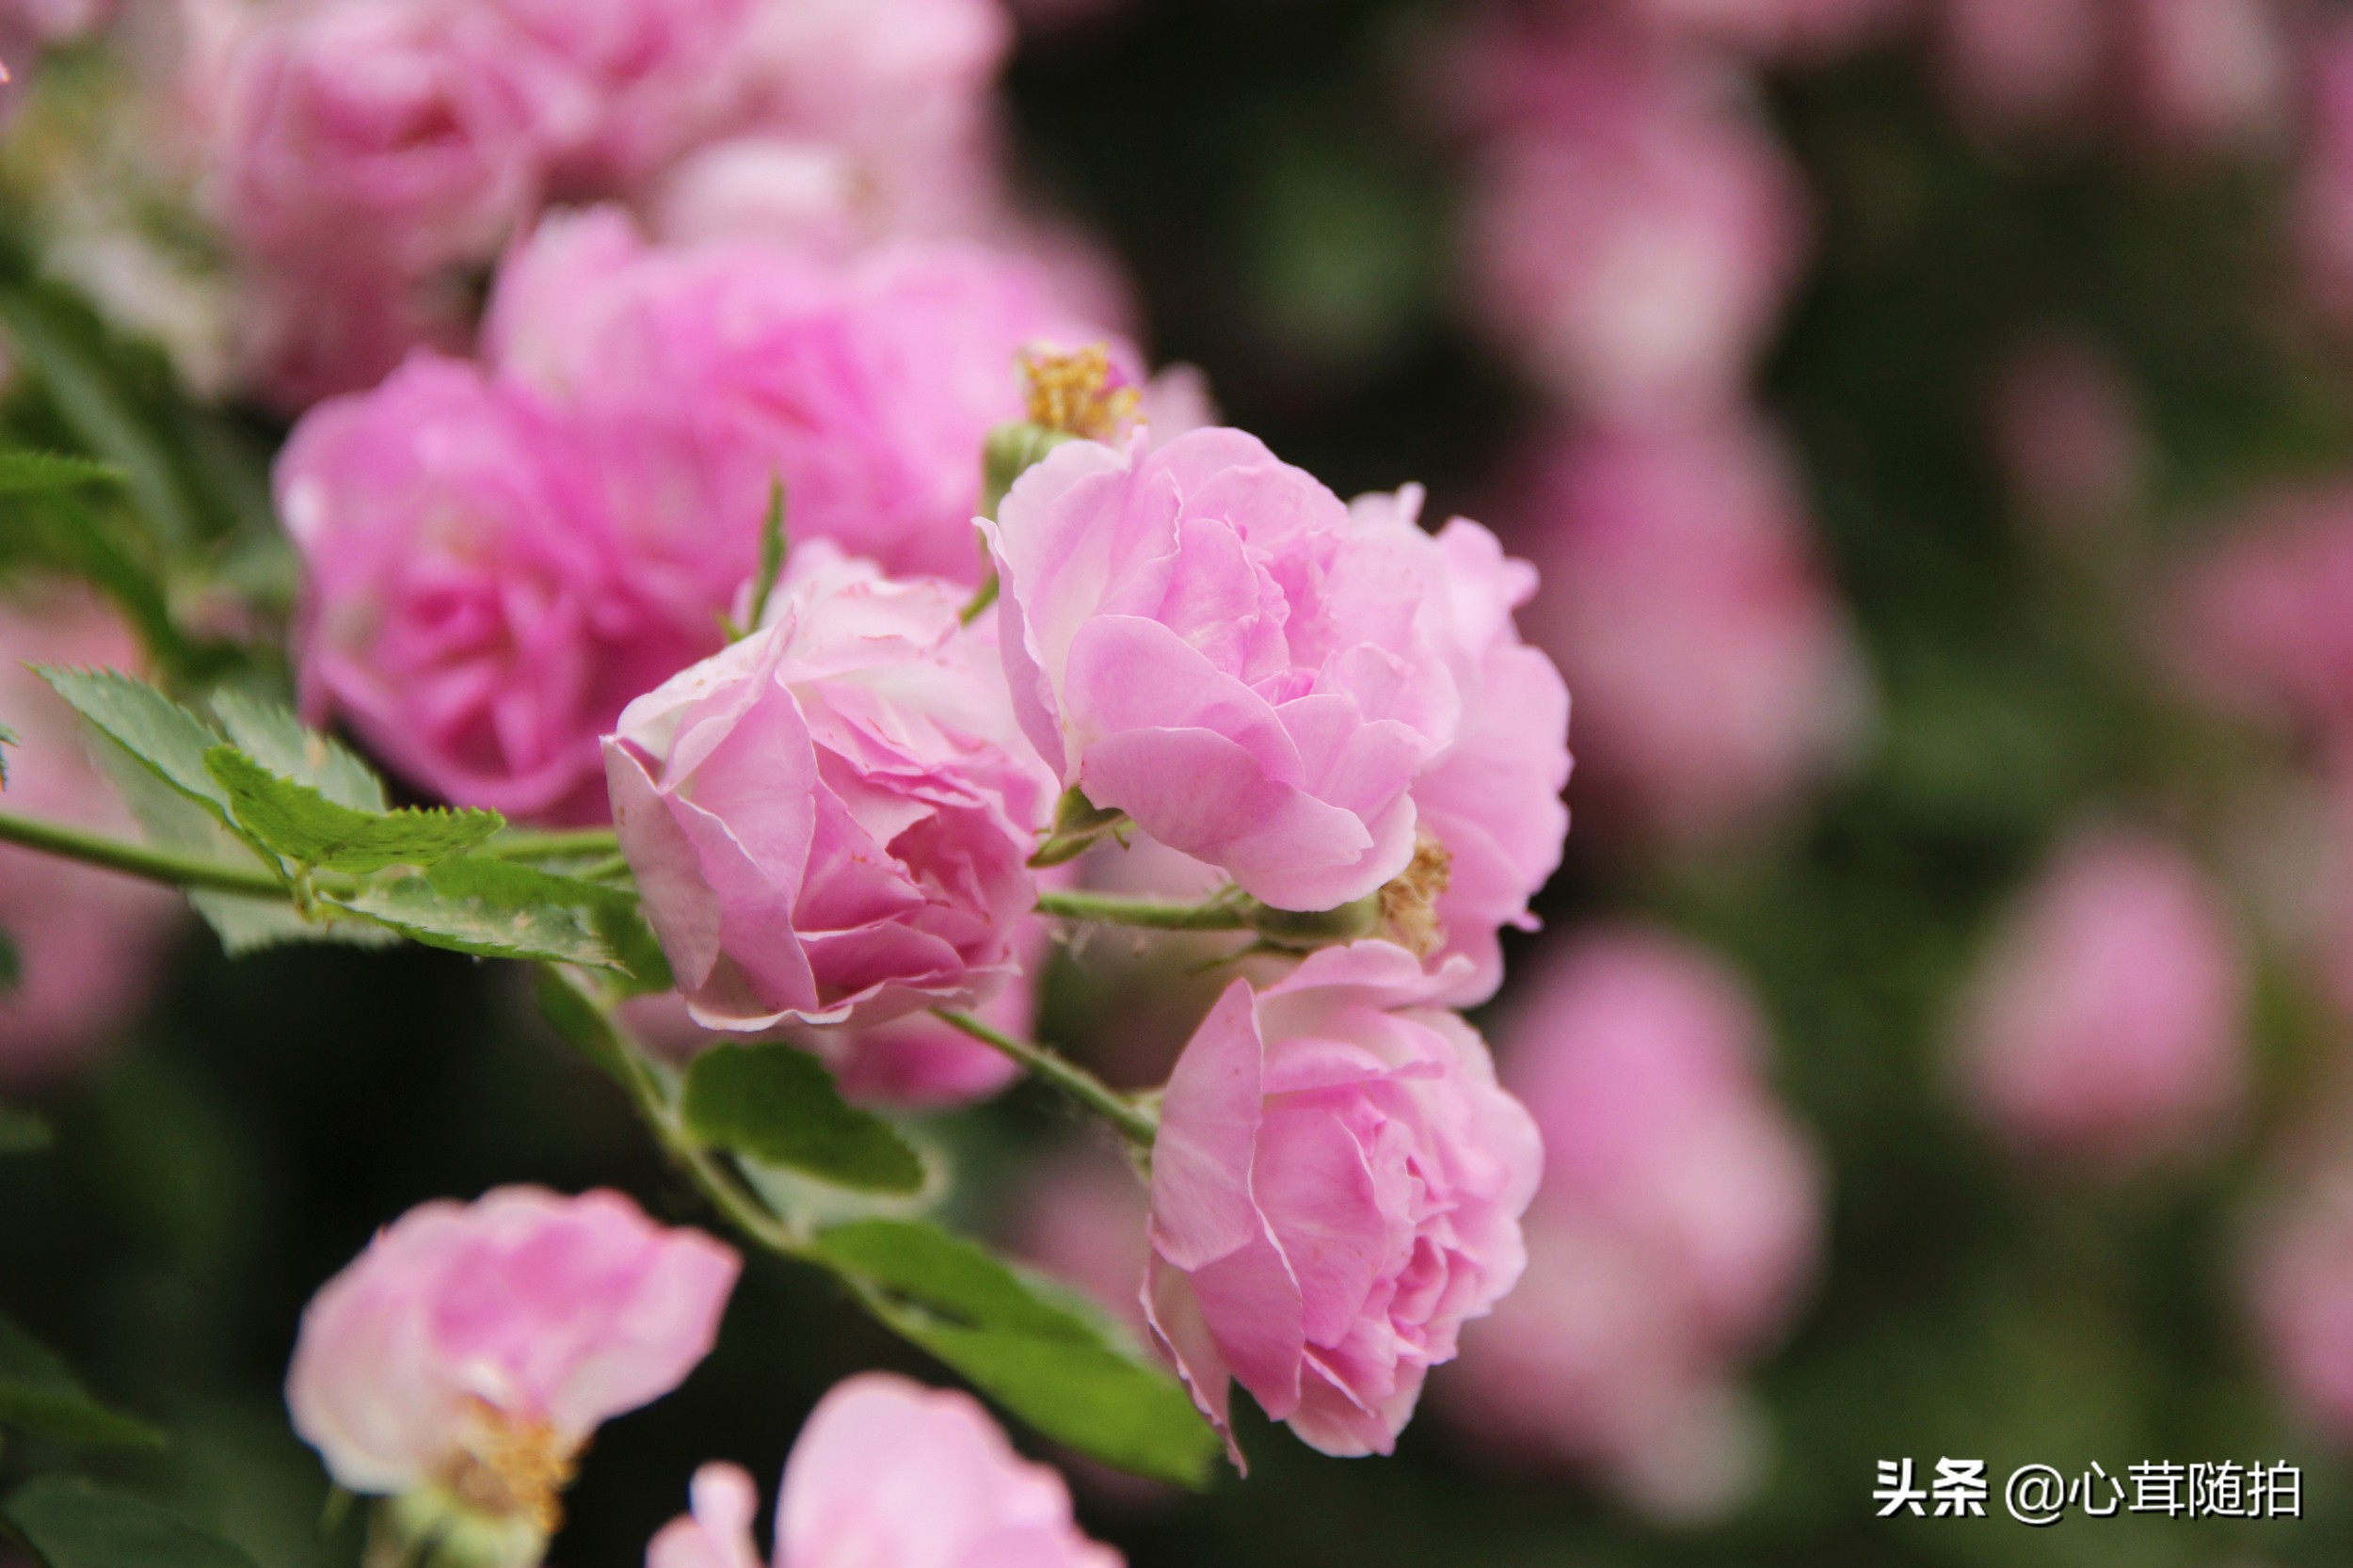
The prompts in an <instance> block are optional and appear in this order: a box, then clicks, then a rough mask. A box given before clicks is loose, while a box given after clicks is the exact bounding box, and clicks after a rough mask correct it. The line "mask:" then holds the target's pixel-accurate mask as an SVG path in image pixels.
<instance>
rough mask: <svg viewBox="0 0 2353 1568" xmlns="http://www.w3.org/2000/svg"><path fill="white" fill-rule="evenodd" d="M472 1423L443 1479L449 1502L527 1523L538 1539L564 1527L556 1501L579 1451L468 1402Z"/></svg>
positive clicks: (543, 1427) (534, 1426)
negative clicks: (539, 1536)
mask: <svg viewBox="0 0 2353 1568" xmlns="http://www.w3.org/2000/svg"><path fill="white" fill-rule="evenodd" d="M472 1417H473V1418H472V1420H471V1421H469V1422H468V1423H467V1426H468V1431H467V1432H466V1435H465V1436H464V1437H463V1438H462V1439H461V1440H460V1442H459V1445H458V1448H457V1452H456V1455H455V1456H453V1457H452V1459H451V1460H450V1462H449V1465H448V1467H447V1469H446V1470H445V1471H444V1472H443V1474H442V1478H441V1480H442V1484H443V1485H445V1486H446V1487H447V1488H448V1489H449V1493H450V1496H453V1497H455V1498H456V1499H457V1500H458V1501H459V1502H461V1503H463V1504H465V1505H466V1506H467V1507H468V1508H471V1509H473V1510H474V1511H476V1512H482V1513H488V1514H491V1515H493V1516H495V1517H498V1518H522V1519H527V1520H529V1521H530V1522H531V1523H532V1525H533V1526H535V1527H536V1528H537V1529H538V1530H539V1531H540V1532H541V1533H542V1534H543V1535H553V1534H554V1533H555V1529H556V1527H557V1526H558V1525H560V1524H562V1523H563V1521H564V1510H563V1506H562V1505H561V1504H560V1503H559V1502H558V1501H557V1498H558V1497H559V1496H561V1495H562V1494H563V1491H564V1488H566V1487H567V1486H569V1485H570V1484H571V1481H572V1476H573V1473H574V1472H575V1470H577V1468H578V1467H579V1462H580V1446H579V1445H577V1444H573V1443H568V1442H566V1441H564V1439H562V1438H561V1437H559V1436H557V1435H556V1432H555V1429H554V1428H552V1427H551V1426H549V1425H548V1424H547V1423H546V1422H545V1421H539V1420H526V1419H520V1418H518V1417H516V1416H510V1415H508V1414H507V1413H506V1412H505V1411H503V1410H500V1409H499V1408H498V1407H496V1406H495V1405H492V1404H490V1403H488V1401H486V1400H474V1401H473V1411H472Z"/></svg>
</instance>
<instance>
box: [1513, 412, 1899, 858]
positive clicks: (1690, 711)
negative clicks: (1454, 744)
mask: <svg viewBox="0 0 2353 1568" xmlns="http://www.w3.org/2000/svg"><path fill="white" fill-rule="evenodd" d="M1517 520H1518V527H1517V529H1516V530H1515V531H1514V532H1513V538H1514V540H1515V541H1517V542H1519V543H1521V544H1522V545H1524V547H1525V548H1526V549H1527V550H1528V552H1529V554H1530V555H1531V556H1533V557H1534V558H1535V561H1536V565H1537V567H1538V568H1539V569H1540V570H1541V571H1542V572H1543V574H1544V581H1545V584H1547V586H1546V590H1545V593H1544V594H1542V595H1540V596H1539V597H1538V599H1537V600H1536V601H1535V602H1534V603H1533V604H1532V605H1531V606H1530V607H1529V616H1528V620H1529V631H1530V633H1531V634H1532V635H1533V636H1534V637H1535V639H1536V640H1537V641H1538V642H1539V643H1541V644H1542V645H1543V646H1544V647H1545V648H1547V649H1549V650H1550V651H1551V653H1552V654H1553V656H1554V657H1555V658H1557V659H1558V660H1559V661H1560V662H1561V669H1562V670H1563V671H1564V672H1565V673H1566V674H1567V676H1568V680H1569V686H1570V689H1571V690H1572V691H1574V692H1576V693H1577V715H1578V716H1577V723H1578V726H1579V729H1580V732H1581V734H1582V735H1583V737H1584V744H1583V746H1582V747H1581V749H1582V750H1583V751H1584V752H1585V754H1586V756H1587V757H1588V759H1589V760H1592V759H1598V763H1597V775H1596V776H1593V777H1592V778H1590V779H1589V783H1590V784H1592V785H1594V786H1598V791H1599V800H1600V805H1599V806H1598V809H1600V810H1601V811H1602V812H1603V813H1604V815H1605V817H1609V816H1612V815H1616V816H1621V817H1623V818H1624V819H1625V820H1626V821H1627V822H1628V823H1629V824H1630V825H1632V826H1635V827H1637V828H1641V829H1644V830H1647V831H1648V832H1649V833H1650V834H1651V835H1653V836H1655V837H1656V838H1657V839H1659V840H1663V841H1664V842H1666V843H1667V844H1669V845H1671V846H1674V847H1678V848H1705V847H1709V846H1713V845H1716V844H1720V843H1721V842H1723V841H1726V840H1733V839H1737V838H1739V837H1740V836H1742V835H1744V834H1748V833H1753V832H1754V831H1756V830H1758V829H1760V828H1763V827H1765V826H1768V825H1769V824H1771V823H1773V822H1774V821H1775V820H1777V819H1778V818H1780V817H1782V816H1783V815H1785V814H1786V813H1787V812H1788V811H1790V810H1791V809H1792V808H1794V807H1795V806H1796V805H1797V804H1798V803H1799V802H1800V801H1801V799H1802V797H1803V795H1804V793H1805V792H1806V790H1807V789H1808V788H1809V787H1810V786H1812V785H1814V784H1815V783H1817V782H1818V781H1819V780H1821V779H1822V778H1824V777H1825V776H1827V775H1829V774H1831V773H1832V772H1833V771H1834V770H1835V769H1836V768H1837V767H1838V766H1839V765H1840V764H1841V763H1842V762H1843V761H1845V760H1847V759H1848V758H1849V756H1850V755H1851V754H1852V752H1853V751H1854V749H1855V747H1856V744H1857V743H1858V742H1859V740H1860V739H1861V731H1862V727H1863V724H1864V721H1865V718H1866V716H1867V711H1868V710H1867V696H1866V691H1867V688H1866V685H1865V678H1864V674H1863V671H1862V667H1861V660H1860V658H1859V657H1858V655H1857V652H1856V649H1855V648H1854V647H1853V645H1852V643H1851V641H1850V640H1849V635H1848V631H1847V627H1846V624H1845V618H1844V616H1842V615H1841V613H1840V610H1839V606H1838V604H1837V602H1836V600H1834V599H1833V598H1832V596H1831V593H1830V589H1829V584H1827V583H1826V582H1825V581H1824V578H1823V574H1822V572H1821V569H1820V568H1819V567H1818V566H1817V563H1816V561H1815V559H1814V552H1813V549H1812V543H1811V539H1810V537H1809V535H1810V532H1811V530H1810V528H1809V525H1808V520H1807V519H1806V517H1805V515H1804V513H1803V512H1802V511H1801V509H1800V501H1799V498H1798V496H1797V495H1796V493H1795V489H1794V487H1793V485H1792V484H1791V480H1790V475H1789V473H1788V472H1787V469H1786V467H1785V461H1784V458H1783V456H1782V454H1781V452H1780V451H1779V450H1778V449H1777V448H1776V447H1775V446H1774V445H1773V444H1772V443H1771V442H1770V441H1769V440H1767V439H1766V438H1765V437H1764V436H1763V435H1762V434H1761V433H1760V432H1758V431H1757V430H1755V429H1754V428H1753V427H1751V426H1750V425H1748V424H1743V423H1739V422H1725V423H1722V424H1704V425H1700V426H1697V427H1693V428H1689V429H1684V430H1678V431H1673V432H1668V431H1659V432H1653V433H1650V434H1646V435H1641V436H1635V435H1615V436H1609V435H1587V436H1582V437H1576V438H1571V439H1569V440H1564V441H1562V442H1561V443H1560V444H1559V445H1557V446H1555V447H1552V448H1550V449H1549V450H1547V451H1545V452H1544V453H1542V454H1540V456H1539V458H1538V461H1537V463H1536V465H1535V468H1534V471H1533V473H1532V475H1531V477H1530V481H1529V483H1528V484H1527V486H1526V488H1525V491H1524V493H1523V498H1522V499H1521V501H1520V502H1519V503H1518V511H1517ZM1586 798H1587V801H1588V808H1589V809H1594V808H1595V807H1594V806H1593V800H1594V795H1593V792H1590V791H1589V792H1588V794H1587V797H1586Z"/></svg>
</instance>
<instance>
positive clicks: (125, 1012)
mask: <svg viewBox="0 0 2353 1568" xmlns="http://www.w3.org/2000/svg"><path fill="white" fill-rule="evenodd" d="M28 664H61V665H69V666H72V665H86V666H90V667H103V668H115V669H124V670H131V671H136V670H137V669H138V668H139V667H140V664H141V660H140V657H139V653H138V647H137V644H136V643H135V642H134V641H133V640H132V637H131V633H130V632H129V630H128V629H127V628H125V627H124V626H123V624H122V622H121V620H120V618H119V617H118V616H116V615H115V614H114V613H113V612H112V611H111V610H109V609H106V608H104V606H102V605H100V604H99V603H98V602H97V601H95V600H92V599H90V598H89V597H88V596H87V595H86V594H83V593H80V592H78V591H72V590H66V589H62V588H59V589H54V590H50V589H43V590H40V591H36V592H34V593H30V594H24V595H13V594H12V595H10V596H8V597H7V598H5V599H0V724H5V725H7V726H8V728H12V729H14V730H15V731H16V733H17V738H18V740H19V742H20V744H16V745H12V746H6V747H0V767H5V769H6V771H7V774H8V788H7V790H6V791H5V792H0V809H6V810H8V811H13V812H18V813H20V814H22V815H24V816H28V817H40V818H45V819H48V820H50V821H54V822H64V823H70V824H73V825H75V826H78V827H84V828H88V829H91V830H94V831H96V832H100V833H105V834H110V835H114V836H117V837H130V838H136V837H138V831H137V828H136V826H135V825H134V824H133V823H132V821H131V817H130V813H129V812H128V811H126V810H124V809H123V807H122V804H121V802H120V798H119V797H118V796H117V795H116V793H115V792H114V790H113V789H112V787H111V786H109V785H108V784H107V783H106V782H105V780H104V777H103V776H102V775H101V774H100V773H99V771H98V769H97V768H96V767H95V766H93V765H92V762H91V759H90V753H89V750H88V746H89V745H90V744H91V742H90V739H89V737H88V735H87V733H86V732H85V731H84V728H83V726H82V721H81V720H80V719H79V718H78V717H76V716H75V714H74V712H73V711H72V709H70V708H68V707H67V706H66V705H65V702H64V700H63V699H62V698H60V697H59V696H57V695H56V693H55V692H52V691H51V690H50V689H49V687H48V684H47V683H46V682H45V681H43V680H41V679H40V677H39V676H37V675H35V674H34V673H33V672H32V671H31V670H30V669H28V668H27V667H26V665H28ZM178 906H179V900H178V899H176V898H175V897H174V896H173V895H172V894H171V893H170V892H168V891H167V890H166V889H164V888H156V887H152V886H151V885H149V884H147V883H144V882H136V881H134V880H132V879H131V878H129V877H125V876H118V875H116V874H114V873H113V872H102V871H98V870H95V869H93V868H91V867H88V866H83V865H77V864H75V863H73V862H72V861H69V860H63V859H59V858H56V856H47V855H39V854H36V853H34V852H33V851H31V850H28V849H19V848H16V847H15V846H13V845H0V933H5V934H6V935H7V936H8V940H9V941H10V942H12V943H13V944H14V945H15V947H16V952H17V960H18V964H19V968H20V979H19V981H18V984H16V985H15V986H14V987H13V988H12V989H0V1084H5V1085H8V1086H15V1085H19V1084H24V1083H27V1082H32V1081H36V1080H40V1079H44V1078H48V1077H52V1076H54V1075H56V1073H58V1072H61V1071H63V1070H65V1069H66V1068H68V1067H70V1066H72V1064H74V1062H76V1061H77V1060H79V1059H80V1058H81V1057H83V1056H84V1055H86V1054H87V1053H88V1051H89V1050H90V1049H91V1048H93V1047H95V1046H97V1045H98V1044H100V1043H101V1042H103V1041H104V1039H105V1038H106V1037H107V1036H108V1035H109V1034H111V1033H113V1032H116V1031H118V1030H120V1028H121V1027H122V1026H123V1025H124V1024H125V1023H126V1022H128V1021H129V1020H130V1018H131V1017H132V1016H134V1015H136V1013H137V1011H138V1010H139V1008H140V1006H141V1005H142V1004H143V1003H144V1002H145V1001H146V1000H147V997H148V994H149V992H150V991H151V990H152V985H153V981H154V971H155V968H156V966H157V964H158V962H159V961H160V960H161V958H162V956H163V949H164V946H165V943H166V942H167V940H168V937H169V935H170V933H171V930H172V927H173V924H174V914H175V911H176V910H177V908H178Z"/></svg>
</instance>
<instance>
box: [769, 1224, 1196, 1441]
mask: <svg viewBox="0 0 2353 1568" xmlns="http://www.w3.org/2000/svg"><path fill="white" fill-rule="evenodd" d="M816 1246H817V1251H818V1253H819V1255H820V1256H823V1257H824V1258H825V1259H826V1260H827V1261H828V1262H830V1263H832V1264H833V1265H834V1266H835V1267H836V1268H838V1269H840V1271H841V1272H843V1273H844V1274H846V1275H848V1276H849V1277H851V1278H852V1279H854V1280H858V1281H862V1282H864V1283H865V1284H866V1286H867V1287H868V1290H867V1291H866V1292H864V1294H865V1297H866V1300H867V1303H868V1305H869V1306H870V1307H871V1308H872V1310H873V1311H874V1312H876V1313H877V1314H878V1315H879V1316H881V1317H882V1318H883V1319H884V1320H885V1321H887V1322H888V1323H889V1324H890V1325H891V1326H892V1327H893V1328H895V1329H897V1330H898V1331H899V1332H900V1333H901V1334H904V1335H905V1336H907V1337H908V1338H909V1339H912V1340H914V1341H915V1342H916V1343H917V1344H919V1345H920V1346H922V1347H923V1348H924V1349H925V1350H927V1351H929V1352H932V1354H934V1355H936V1356H937V1357H938V1358H939V1359H940V1360H942V1361H944V1362H946V1363H947V1364H948V1365H949V1366H951V1367H952V1368H955V1369H956V1370H957V1371H958V1372H960V1373H962V1374H963V1375H964V1376H965V1377H966V1378H967V1379H968V1380H969V1381H970V1382H971V1383H972V1384H973V1385H974V1386H975V1387H978V1388H980V1389H981V1390H983V1391H984V1393H986V1394H987V1395H988V1396H989V1397H990V1398H992V1399H994V1400H997V1401H998V1402H999V1403H1000V1404H1002V1405H1003V1406H1004V1407H1005V1408H1006V1409H1007V1410H1010V1411H1012V1412H1013V1413H1014V1414H1015V1415H1016V1416H1020V1417H1021V1418H1022V1419H1023V1420H1025V1421H1027V1422H1028V1423H1029V1424H1030V1425H1032V1427H1035V1428H1036V1429H1037V1430H1038V1431H1039V1432H1043V1433H1045V1434H1046V1435H1047V1436H1048V1437H1050V1438H1052V1439H1053V1440H1055V1441H1056V1442H1058V1443H1064V1444H1067V1445H1068V1446H1070V1447H1071V1448H1077V1449H1079V1450H1080V1452H1083V1453H1087V1454H1090V1455H1092V1456H1094V1457H1095V1458H1096V1459H1099V1460H1102V1461H1103V1462H1104V1463H1106V1464H1113V1465H1116V1466H1118V1467H1119V1468H1121V1469H1123V1470H1129V1471H1133V1472H1134V1473H1136V1474H1138V1475H1144V1476H1152V1477H1156V1478H1158V1479H1160V1480H1170V1481H1176V1482H1177V1483H1179V1484H1180V1485H1185V1486H1199V1485H1202V1484H1203V1483H1204V1482H1205V1481H1206V1480H1207V1479H1208V1475H1209V1467H1210V1465H1211V1464H1214V1463H1215V1461H1216V1458H1217V1454H1218V1448H1219V1445H1218V1439H1217V1435H1216V1433H1215V1432H1212V1431H1211V1430H1210V1429H1209V1426H1208V1425H1207V1424H1206V1423H1205V1422H1204V1421H1203V1420H1202V1418H1201V1416H1200V1414H1199V1413H1198V1412H1197V1411H1195V1410H1194V1409H1193V1400H1191V1398H1190V1397H1188V1396H1187V1395H1186V1393H1185V1391H1184V1389H1183V1388H1182V1387H1180V1386H1179V1385H1178V1384H1177V1381H1176V1380H1175V1379H1174V1378H1173V1377H1171V1376H1170V1375H1169V1374H1168V1373H1167V1372H1166V1371H1165V1370H1163V1369H1162V1368H1160V1367H1158V1366H1156V1365H1153V1364H1151V1363H1148V1362H1146V1361H1145V1360H1144V1358H1143V1357H1142V1356H1141V1355H1140V1354H1138V1353H1137V1352H1135V1351H1134V1349H1133V1348H1132V1347H1130V1346H1128V1345H1125V1344H1122V1343H1120V1342H1119V1340H1118V1339H1117V1338H1115V1337H1114V1336H1112V1334H1111V1333H1110V1332H1109V1331H1108V1329H1107V1327H1106V1325H1105V1323H1104V1322H1103V1320H1101V1318H1100V1317H1099V1315H1095V1314H1089V1313H1081V1312H1079V1311H1075V1310H1073V1309H1072V1308H1071V1307H1069V1306H1068V1305H1066V1304H1063V1303H1061V1302H1059V1301H1056V1300H1053V1299H1050V1298H1049V1296H1048V1293H1046V1292H1044V1291H1042V1290H1040V1289H1039V1288H1037V1287H1036V1286H1034V1285H1033V1284H1032V1282H1030V1281H1029V1280H1028V1279H1026V1278H1024V1276H1023V1275H1022V1274H1021V1273H1020V1272H1017V1271H1016V1270H1015V1269H1014V1268H1012V1267H1011V1266H1010V1265H1008V1264H1006V1263H1005V1262H1003V1261H1002V1260H1000V1259H999V1258H997V1257H995V1256H991V1255H990V1254H989V1253H988V1252H987V1251H985V1250H984V1249H983V1248H981V1247H979V1246H976V1245H975V1244H973V1243H972V1242H969V1241H967V1240H961V1239H959V1238H957V1237H953V1236H950V1235H948V1234H947V1233H946V1232H944V1231H941V1230H938V1229H936V1228H935V1227H933V1226H931V1225H926V1224H916V1223H914V1222H910V1221H904V1220H863V1221H859V1222H857V1223H856V1224H847V1225H837V1226H835V1227H834V1228H833V1229H830V1230H827V1231H825V1232H824V1233H823V1234H822V1235H820V1236H819V1237H818V1239H817V1242H816Z"/></svg>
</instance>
